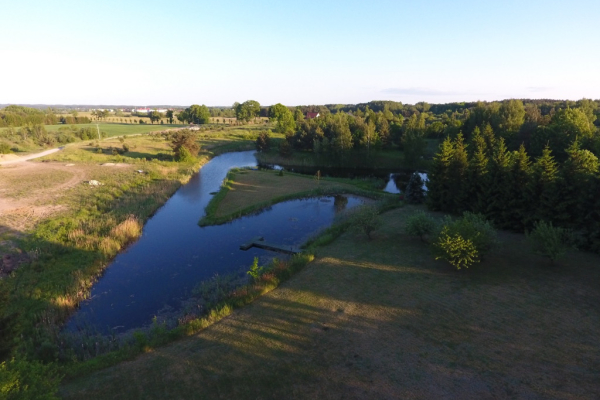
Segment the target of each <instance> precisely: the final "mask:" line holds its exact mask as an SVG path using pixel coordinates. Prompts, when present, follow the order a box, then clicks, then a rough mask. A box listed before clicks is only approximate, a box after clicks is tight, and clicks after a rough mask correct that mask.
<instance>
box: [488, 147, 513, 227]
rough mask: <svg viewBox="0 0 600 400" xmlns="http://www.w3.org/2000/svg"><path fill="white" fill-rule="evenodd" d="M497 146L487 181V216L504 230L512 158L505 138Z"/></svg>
mask: <svg viewBox="0 0 600 400" xmlns="http://www.w3.org/2000/svg"><path fill="white" fill-rule="evenodd" d="M495 144H496V145H495V148H494V152H493V156H492V158H491V159H490V162H489V168H488V179H487V180H486V190H485V194H484V195H485V199H484V201H485V203H486V204H485V206H486V207H485V209H486V212H485V214H486V215H487V216H488V218H489V219H491V220H492V221H494V223H495V224H496V225H497V226H498V227H500V228H504V227H506V225H507V224H506V221H505V220H504V219H503V217H504V216H503V214H502V213H503V211H504V208H505V207H506V204H507V198H506V185H507V183H508V180H509V176H508V171H509V168H508V167H509V162H510V158H509V153H508V150H507V149H506V145H505V143H504V139H503V138H500V139H499V140H498V141H497V142H496V143H495Z"/></svg>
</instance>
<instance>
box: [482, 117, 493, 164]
mask: <svg viewBox="0 0 600 400" xmlns="http://www.w3.org/2000/svg"><path fill="white" fill-rule="evenodd" d="M481 136H482V137H483V139H484V140H485V144H486V147H487V155H488V157H490V158H491V157H493V156H494V148H495V147H496V136H494V130H493V129H492V126H491V125H490V124H485V126H484V127H483V130H482V131H481Z"/></svg>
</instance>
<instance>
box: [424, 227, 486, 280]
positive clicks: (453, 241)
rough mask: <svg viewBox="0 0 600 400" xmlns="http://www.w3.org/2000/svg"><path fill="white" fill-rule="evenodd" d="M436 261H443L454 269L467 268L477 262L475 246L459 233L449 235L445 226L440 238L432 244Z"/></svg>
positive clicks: (477, 256)
mask: <svg viewBox="0 0 600 400" xmlns="http://www.w3.org/2000/svg"><path fill="white" fill-rule="evenodd" d="M434 248H435V250H436V253H437V254H436V257H435V259H436V260H439V259H440V258H441V259H444V260H446V261H448V262H449V263H450V264H452V265H453V266H454V267H456V269H457V270H459V269H461V268H463V267H464V268H469V267H470V266H471V265H473V264H474V263H476V262H479V253H478V251H477V248H476V247H475V244H474V243H473V242H472V241H471V240H470V239H465V238H464V237H462V236H461V235H460V234H459V233H453V234H450V233H449V229H448V227H447V226H444V227H443V228H442V231H441V233H440V236H439V237H438V239H437V241H436V242H435V243H434Z"/></svg>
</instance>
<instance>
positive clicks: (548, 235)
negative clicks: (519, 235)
mask: <svg viewBox="0 0 600 400" xmlns="http://www.w3.org/2000/svg"><path fill="white" fill-rule="evenodd" d="M527 240H528V241H529V243H530V244H531V247H532V248H533V251H534V252H535V253H536V254H539V255H542V256H544V257H548V258H549V259H550V260H551V261H552V262H554V261H556V260H558V259H559V258H561V257H562V256H564V255H565V253H566V252H567V250H568V248H569V247H570V246H569V243H570V242H571V240H570V233H569V231H568V230H566V229H563V228H559V227H557V226H553V225H552V222H546V221H538V222H536V223H535V224H534V226H533V230H532V231H531V232H530V233H528V234H527Z"/></svg>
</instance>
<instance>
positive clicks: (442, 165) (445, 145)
mask: <svg viewBox="0 0 600 400" xmlns="http://www.w3.org/2000/svg"><path fill="white" fill-rule="evenodd" d="M453 155H454V146H453V144H452V141H451V140H450V137H446V139H445V140H444V141H443V142H442V144H441V145H440V150H439V152H438V153H437V154H436V155H435V157H434V158H433V163H432V165H431V170H430V173H429V176H428V179H429V181H428V182H427V203H428V205H429V207H430V208H431V209H432V210H439V211H447V210H448V209H449V208H450V207H449V205H450V203H451V199H450V181H449V176H448V174H449V170H450V162H451V161H452V158H453Z"/></svg>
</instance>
